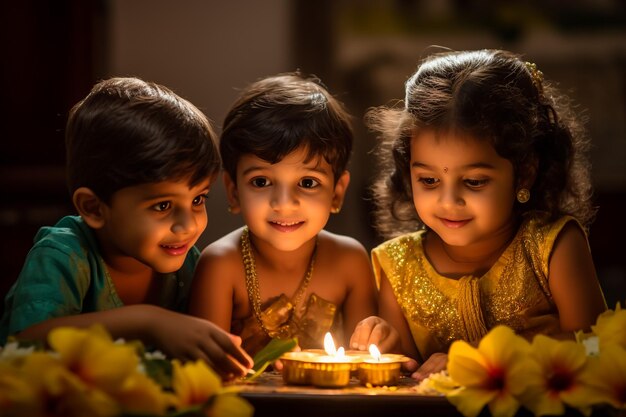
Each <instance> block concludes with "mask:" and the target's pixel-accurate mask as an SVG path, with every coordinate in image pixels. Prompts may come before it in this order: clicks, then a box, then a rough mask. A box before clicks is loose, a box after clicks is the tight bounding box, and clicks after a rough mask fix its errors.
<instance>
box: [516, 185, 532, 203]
mask: <svg viewBox="0 0 626 417" xmlns="http://www.w3.org/2000/svg"><path fill="white" fill-rule="evenodd" d="M528 200H530V191H529V190H528V188H520V189H519V191H518V192H517V201H519V202H520V203H522V204H524V203H528Z"/></svg>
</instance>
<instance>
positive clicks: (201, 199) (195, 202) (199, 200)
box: [191, 194, 209, 206]
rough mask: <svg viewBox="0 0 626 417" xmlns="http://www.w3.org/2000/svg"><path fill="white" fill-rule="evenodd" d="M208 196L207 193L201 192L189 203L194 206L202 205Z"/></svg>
mask: <svg viewBox="0 0 626 417" xmlns="http://www.w3.org/2000/svg"><path fill="white" fill-rule="evenodd" d="M208 197H209V195H208V194H201V195H199V196H197V197H196V198H194V199H193V201H192V202H191V204H193V205H194V206H202V205H204V202H205V201H206V199H207V198H208Z"/></svg>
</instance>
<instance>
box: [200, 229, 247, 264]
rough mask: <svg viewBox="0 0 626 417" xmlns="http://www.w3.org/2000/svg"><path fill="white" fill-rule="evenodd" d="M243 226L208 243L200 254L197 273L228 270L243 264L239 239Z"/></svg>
mask: <svg viewBox="0 0 626 417" xmlns="http://www.w3.org/2000/svg"><path fill="white" fill-rule="evenodd" d="M241 231H242V228H239V229H236V230H234V231H232V232H230V233H229V234H227V235H224V236H222V237H221V238H219V239H218V240H216V241H215V242H212V243H210V244H209V245H207V246H206V247H205V248H204V249H203V250H202V253H201V254H200V259H199V260H198V265H197V267H196V270H197V273H196V275H199V274H203V273H207V272H209V271H211V272H215V271H216V270H219V271H220V272H226V271H228V270H234V269H236V268H237V267H239V266H240V265H241V255H240V252H239V239H240V237H241Z"/></svg>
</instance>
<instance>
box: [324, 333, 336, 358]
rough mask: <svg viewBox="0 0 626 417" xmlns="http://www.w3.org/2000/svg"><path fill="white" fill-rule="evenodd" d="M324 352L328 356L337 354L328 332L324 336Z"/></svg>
mask: <svg viewBox="0 0 626 417" xmlns="http://www.w3.org/2000/svg"><path fill="white" fill-rule="evenodd" d="M324 350H325V351H326V354H327V355H329V356H335V355H336V354H337V348H335V342H334V341H333V336H332V335H331V334H330V332H327V333H326V335H325V336H324Z"/></svg>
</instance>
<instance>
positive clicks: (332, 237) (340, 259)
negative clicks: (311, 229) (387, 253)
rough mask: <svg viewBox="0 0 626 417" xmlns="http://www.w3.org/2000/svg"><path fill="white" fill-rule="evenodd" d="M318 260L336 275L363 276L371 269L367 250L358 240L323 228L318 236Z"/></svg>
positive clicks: (346, 276)
mask: <svg viewBox="0 0 626 417" xmlns="http://www.w3.org/2000/svg"><path fill="white" fill-rule="evenodd" d="M318 239H319V240H318V262H319V263H320V264H324V265H326V266H327V267H328V268H329V269H330V270H332V271H333V273H334V274H333V275H335V276H343V277H345V278H346V279H350V280H351V278H350V277H362V276H364V275H369V271H370V270H371V266H370V258H369V254H368V252H367V250H366V249H365V247H364V246H363V244H361V242H359V241H358V240H356V239H354V238H352V237H349V236H344V235H339V234H335V233H331V232H328V231H325V230H322V231H321V232H320V234H319V238H318Z"/></svg>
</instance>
